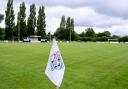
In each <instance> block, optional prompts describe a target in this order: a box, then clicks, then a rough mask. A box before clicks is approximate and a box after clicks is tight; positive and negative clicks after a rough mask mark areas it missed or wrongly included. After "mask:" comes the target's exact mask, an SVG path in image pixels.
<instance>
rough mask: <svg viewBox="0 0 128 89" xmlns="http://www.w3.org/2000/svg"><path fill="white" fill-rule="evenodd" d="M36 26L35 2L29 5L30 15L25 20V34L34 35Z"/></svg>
mask: <svg viewBox="0 0 128 89" xmlns="http://www.w3.org/2000/svg"><path fill="white" fill-rule="evenodd" d="M35 27H36V6H35V4H32V5H30V15H29V17H28V22H27V35H28V36H30V35H34V34H35Z"/></svg>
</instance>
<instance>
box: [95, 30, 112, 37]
mask: <svg viewBox="0 0 128 89" xmlns="http://www.w3.org/2000/svg"><path fill="white" fill-rule="evenodd" d="M104 36H106V37H110V36H111V33H110V32H109V31H104V32H102V33H101V32H100V33H98V34H97V37H104Z"/></svg>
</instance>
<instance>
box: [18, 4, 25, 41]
mask: <svg viewBox="0 0 128 89" xmlns="http://www.w3.org/2000/svg"><path fill="white" fill-rule="evenodd" d="M25 11H26V6H25V3H24V2H22V4H20V11H19V12H18V17H17V31H16V32H17V34H18V35H20V40H22V39H23V38H24V37H26V20H25V18H26V13H25Z"/></svg>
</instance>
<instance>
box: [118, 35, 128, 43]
mask: <svg viewBox="0 0 128 89" xmlns="http://www.w3.org/2000/svg"><path fill="white" fill-rule="evenodd" d="M119 42H128V36H124V37H120V38H119Z"/></svg>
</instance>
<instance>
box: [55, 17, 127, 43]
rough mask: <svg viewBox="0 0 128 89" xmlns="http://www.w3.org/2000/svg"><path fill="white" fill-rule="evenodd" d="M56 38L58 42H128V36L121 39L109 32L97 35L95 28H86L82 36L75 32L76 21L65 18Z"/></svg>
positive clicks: (62, 19)
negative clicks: (112, 40)
mask: <svg viewBox="0 0 128 89" xmlns="http://www.w3.org/2000/svg"><path fill="white" fill-rule="evenodd" d="M54 36H55V37H56V38H57V39H58V40H63V41H67V40H68V41H83V42H88V41H91V42H96V41H101V42H103V41H108V40H109V39H115V40H114V41H118V42H128V36H124V37H120V36H117V35H111V33H110V32H109V31H104V32H99V33H96V32H95V31H94V29H93V28H86V29H85V31H83V32H81V33H80V34H78V33H76V32H75V31H74V19H73V18H71V17H68V18H67V19H66V18H65V16H62V17H61V22H60V26H59V28H57V30H56V32H55V33H54Z"/></svg>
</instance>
